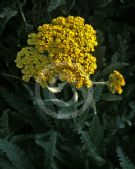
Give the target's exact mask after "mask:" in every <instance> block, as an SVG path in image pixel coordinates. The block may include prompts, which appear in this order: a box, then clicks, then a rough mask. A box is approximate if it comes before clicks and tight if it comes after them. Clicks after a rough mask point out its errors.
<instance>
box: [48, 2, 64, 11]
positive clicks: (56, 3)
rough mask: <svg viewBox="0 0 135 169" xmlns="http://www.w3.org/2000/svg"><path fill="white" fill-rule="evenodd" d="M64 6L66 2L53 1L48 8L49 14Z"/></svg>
mask: <svg viewBox="0 0 135 169" xmlns="http://www.w3.org/2000/svg"><path fill="white" fill-rule="evenodd" d="M64 4H66V1H65V0H51V1H50V4H49V6H48V12H52V11H53V10H55V9H57V8H59V7H60V6H62V5H64Z"/></svg>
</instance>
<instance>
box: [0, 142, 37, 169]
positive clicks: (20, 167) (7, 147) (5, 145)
mask: <svg viewBox="0 0 135 169" xmlns="http://www.w3.org/2000/svg"><path fill="white" fill-rule="evenodd" d="M0 150H1V151H2V152H3V153H5V154H6V156H7V157H8V159H9V160H10V162H11V163H12V164H13V166H14V167H15V168H16V169H34V166H33V164H32V163H31V162H30V160H29V158H28V157H27V156H26V154H25V153H24V151H22V150H20V148H19V147H18V146H16V145H14V144H12V143H11V142H9V141H7V140H5V139H0Z"/></svg>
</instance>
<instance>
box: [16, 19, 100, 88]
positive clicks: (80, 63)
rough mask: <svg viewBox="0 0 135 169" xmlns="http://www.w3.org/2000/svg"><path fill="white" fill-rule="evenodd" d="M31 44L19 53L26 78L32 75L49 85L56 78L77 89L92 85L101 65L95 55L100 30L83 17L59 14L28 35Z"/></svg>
mask: <svg viewBox="0 0 135 169" xmlns="http://www.w3.org/2000/svg"><path fill="white" fill-rule="evenodd" d="M28 45H29V47H26V48H23V49H22V50H21V51H20V52H18V55H17V59H16V64H17V67H19V68H21V69H22V73H23V74H24V75H23V79H24V80H27V81H28V80H29V79H30V78H31V77H33V78H34V79H35V81H36V82H38V83H40V85H41V86H45V84H47V83H48V82H50V81H51V80H52V79H54V78H55V77H57V78H59V79H60V80H61V81H65V82H67V83H71V84H74V85H75V86H76V87H77V88H80V87H82V86H86V87H90V86H91V85H92V83H91V80H90V75H91V74H94V72H95V70H96V68H97V65H96V58H95V57H94V56H93V55H92V53H93V51H94V50H95V47H96V46H97V38H96V31H95V30H94V29H93V27H92V26H91V25H89V24H85V22H84V19H83V18H81V17H74V16H68V17H66V18H65V17H58V18H55V19H53V20H52V23H50V24H43V25H42V26H39V27H38V32H37V33H31V34H30V35H29V36H28Z"/></svg>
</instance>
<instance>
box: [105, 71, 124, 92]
mask: <svg viewBox="0 0 135 169" xmlns="http://www.w3.org/2000/svg"><path fill="white" fill-rule="evenodd" d="M124 85H125V80H124V77H123V75H122V74H120V73H119V72H118V71H116V70H115V71H114V72H113V73H111V74H110V76H109V81H108V87H109V89H110V91H111V92H112V93H118V94H121V93H122V88H121V86H124Z"/></svg>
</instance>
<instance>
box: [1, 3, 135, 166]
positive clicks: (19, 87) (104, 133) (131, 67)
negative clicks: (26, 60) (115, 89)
mask: <svg viewBox="0 0 135 169" xmlns="http://www.w3.org/2000/svg"><path fill="white" fill-rule="evenodd" d="M134 11H135V1H134V0H94V1H93V0H7V1H4V0H1V1H0V169H63V168H64V169H73V168H75V169H134V168H135V144H134V143H135V132H134V130H135V84H134V82H135V59H134V56H135V50H134V48H135V43H134V39H135V20H134ZM68 15H73V16H81V17H83V18H84V19H85V21H86V23H88V24H92V25H93V27H94V28H95V29H96V30H97V36H98V44H99V45H98V47H97V49H96V51H95V53H94V55H95V56H96V58H97V65H98V68H97V71H96V74H95V75H94V76H93V80H94V81H107V78H108V75H109V74H110V73H111V72H112V71H113V70H115V69H117V70H119V71H120V72H122V74H123V75H124V77H125V80H126V86H125V87H124V90H123V94H122V95H120V96H118V95H117V94H111V93H110V92H109V91H108V89H107V88H106V86H104V87H103V86H98V85H97V86H95V87H94V91H93V93H92V94H93V96H94V97H93V98H94V99H93V100H92V101H91V105H90V106H89V107H88V108H87V109H85V111H84V113H83V114H81V113H80V116H78V117H76V118H73V119H64V120H60V119H56V118H53V117H50V116H48V115H47V114H46V113H45V111H43V105H42V102H40V98H38V97H36V96H35V84H34V82H33V81H31V82H29V83H25V82H23V81H22V80H21V76H22V75H21V72H20V70H19V69H17V68H16V65H15V62H14V60H15V58H16V55H17V52H18V51H19V50H20V49H21V48H22V47H24V46H26V41H27V37H28V34H29V33H31V32H34V31H36V30H37V26H39V25H42V24H43V23H50V22H51V20H52V18H55V17H58V16H65V17H66V16H68ZM40 92H41V93H42V94H41V97H42V99H43V98H44V97H46V100H45V102H44V103H45V104H46V107H47V108H48V109H49V110H51V111H53V112H57V111H58V109H59V108H61V111H60V112H59V117H62V116H63V114H68V113H70V112H72V111H74V108H77V107H79V106H81V104H84V102H83V99H84V98H85V97H86V95H87V91H86V90H85V89H84V90H82V91H81V90H80V91H79V92H78V93H79V96H78V97H79V98H77V96H76V95H74V98H73V100H71V102H67V101H68V100H70V98H71V97H72V95H73V91H72V90H71V88H70V87H69V86H68V85H65V86H64V91H63V93H60V94H56V95H57V98H61V97H62V98H63V100H62V101H60V100H58V99H56V97H54V95H53V94H51V93H50V92H49V90H47V89H45V90H43V91H40ZM81 92H82V93H81ZM50 96H51V98H52V99H49V98H50ZM77 99H79V101H80V102H79V104H78V103H76V104H74V101H75V100H77ZM87 101H88V102H89V100H87ZM65 102H66V103H65ZM72 103H73V104H72ZM93 109H94V112H97V114H96V115H95V114H94V112H93Z"/></svg>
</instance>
